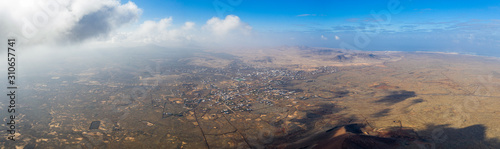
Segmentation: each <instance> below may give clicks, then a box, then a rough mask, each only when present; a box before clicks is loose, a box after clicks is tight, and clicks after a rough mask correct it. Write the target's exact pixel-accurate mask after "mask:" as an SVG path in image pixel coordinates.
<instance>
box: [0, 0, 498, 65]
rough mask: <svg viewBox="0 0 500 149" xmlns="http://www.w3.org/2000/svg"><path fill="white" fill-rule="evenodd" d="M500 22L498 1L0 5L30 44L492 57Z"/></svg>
mask: <svg viewBox="0 0 500 149" xmlns="http://www.w3.org/2000/svg"><path fill="white" fill-rule="evenodd" d="M28 2H29V3H28ZM214 5H215V6H217V7H215V6H214ZM7 6H9V7H7ZM56 8H57V9H56ZM499 14H500V2H496V1H458V0H454V1H449V0H448V1H424V0H380V1H370V0H349V1H327V0H324V1H321V0H318V1H307V0H286V1H285V0H272V1H263V0H73V1H64V0H53V1H46V2H41V1H37V0H25V1H22V2H20V1H19V2H18V1H13V2H7V1H0V17H2V18H4V22H6V23H2V24H0V36H2V37H3V36H10V35H16V36H20V37H22V38H24V39H25V40H23V41H26V44H29V45H48V44H52V45H56V46H60V44H61V43H63V44H66V45H83V46H86V45H87V44H92V46H95V45H107V44H110V45H112V44H115V45H119V46H136V45H141V44H143V45H148V44H155V45H159V46H165V47H168V46H170V47H194V48H198V49H203V48H223V47H225V48H229V47H236V46H240V47H245V46H283V45H288V46H294V45H305V46H311V47H330V48H346V49H357V50H383V51H386V50H390V51H442V52H459V53H468V54H478V55H495V56H500V50H499V47H500V36H499V35H500V15H499ZM5 38H6V37H5ZM92 46H90V45H89V46H86V47H92Z"/></svg>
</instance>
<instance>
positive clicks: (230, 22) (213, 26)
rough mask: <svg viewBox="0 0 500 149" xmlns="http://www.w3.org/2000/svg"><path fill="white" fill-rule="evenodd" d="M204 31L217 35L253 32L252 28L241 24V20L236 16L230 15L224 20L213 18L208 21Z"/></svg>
mask: <svg viewBox="0 0 500 149" xmlns="http://www.w3.org/2000/svg"><path fill="white" fill-rule="evenodd" d="M203 29H207V30H209V31H211V32H212V33H214V34H216V35H226V34H227V33H229V32H231V31H236V32H239V33H243V34H249V33H250V32H251V31H252V27H250V26H249V25H247V24H246V23H243V22H241V20H240V18H239V17H238V16H235V15H228V16H226V18H225V19H224V20H221V19H219V18H217V17H213V18H212V19H210V20H208V21H207V24H206V25H205V26H203Z"/></svg>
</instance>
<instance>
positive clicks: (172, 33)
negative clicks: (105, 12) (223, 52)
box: [108, 15, 252, 47]
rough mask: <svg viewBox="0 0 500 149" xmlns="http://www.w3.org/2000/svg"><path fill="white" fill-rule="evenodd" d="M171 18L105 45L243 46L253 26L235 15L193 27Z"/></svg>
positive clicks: (118, 35)
mask: <svg viewBox="0 0 500 149" xmlns="http://www.w3.org/2000/svg"><path fill="white" fill-rule="evenodd" d="M173 22H174V21H173V18H172V17H168V18H164V19H161V20H160V21H145V22H144V23H142V24H141V25H140V26H139V27H138V28H137V29H136V30H133V31H130V32H121V33H115V34H114V35H113V36H112V37H111V40H109V41H108V42H110V43H115V44H121V45H123V44H133V45H138V44H156V45H160V46H168V47H185V46H203V47H207V46H215V45H230V44H242V43H243V42H245V41H246V39H249V38H250V37H251V35H252V34H251V32H252V27H251V26H249V25H248V24H246V23H244V22H242V21H241V20H240V18H239V17H238V16H234V15H228V16H226V18H225V19H219V18H217V17H214V18H211V19H209V20H208V21H207V22H206V24H204V25H202V26H200V27H196V24H195V23H194V22H185V23H184V24H183V25H182V26H176V25H174V23H173Z"/></svg>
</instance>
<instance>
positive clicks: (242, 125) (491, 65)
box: [0, 47, 500, 149]
mask: <svg viewBox="0 0 500 149" xmlns="http://www.w3.org/2000/svg"><path fill="white" fill-rule="evenodd" d="M110 53H112V52H110ZM121 53H122V54H118V55H106V54H103V55H101V56H100V57H94V58H95V62H91V63H85V64H81V63H78V59H82V58H81V57H66V58H63V59H61V64H60V65H54V66H52V67H50V68H47V69H44V70H45V71H44V73H39V74H36V75H35V74H24V76H22V77H24V80H23V82H22V83H20V84H21V86H20V90H19V92H20V98H21V99H25V102H21V103H19V106H20V107H18V109H19V110H20V113H19V118H18V119H19V120H18V128H17V129H18V132H17V136H18V137H17V140H16V141H15V142H12V141H6V140H2V141H0V146H2V148H3V147H8V146H16V147H18V148H173V149H177V148H214V149H215V148H319V147H321V145H323V146H328V145H331V144H333V143H335V142H338V141H339V138H340V139H345V138H341V137H339V136H344V137H345V136H346V135H345V134H347V138H351V139H353V138H354V139H356V137H359V138H361V140H363V139H366V137H372V138H376V139H379V140H382V142H383V141H385V143H387V142H389V143H388V144H392V145H393V146H392V147H394V148H429V149H431V148H498V147H500V140H499V139H500V128H499V127H498V126H499V125H500V117H498V114H499V113H498V112H500V110H499V108H498V107H500V92H498V90H500V67H499V66H500V59H499V58H494V57H484V56H473V55H460V54H453V53H427V52H394V51H352V50H341V49H331V48H313V47H277V48H269V49H241V50H240V49H236V50H189V51H186V50H164V49H161V48H151V49H141V50H140V51H134V50H129V51H126V52H121ZM7 104H8V103H6V102H3V101H2V102H1V106H0V107H6V106H7ZM2 114H4V113H2ZM2 116H3V117H6V115H2ZM2 125H5V124H2ZM353 126H356V127H355V128H356V129H350V128H353ZM341 131H343V133H342V132H341ZM342 134H344V135H342ZM359 138H357V139H359ZM347 140H349V139H347ZM387 140H389V141H387ZM341 141H342V140H341ZM351 142H352V141H351ZM354 142H355V141H354ZM378 145H381V144H378ZM382 145H383V144H382ZM382 145H381V146H382Z"/></svg>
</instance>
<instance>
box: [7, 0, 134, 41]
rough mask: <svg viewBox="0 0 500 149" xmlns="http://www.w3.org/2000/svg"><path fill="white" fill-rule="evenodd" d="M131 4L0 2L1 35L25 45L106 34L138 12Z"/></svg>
mask: <svg viewBox="0 0 500 149" xmlns="http://www.w3.org/2000/svg"><path fill="white" fill-rule="evenodd" d="M141 12H142V11H141V10H140V9H139V8H138V7H137V6H136V5H135V4H134V3H133V2H128V3H126V4H120V1H119V0H72V1H66V0H19V1H0V17H2V22H8V23H5V24H4V23H2V25H0V37H5V36H15V37H17V38H20V39H23V40H21V41H22V42H24V43H25V44H27V45H37V44H46V43H51V42H70V43H73V42H80V41H83V40H86V39H89V38H94V37H101V36H107V35H108V33H110V32H111V31H113V30H114V29H116V28H118V27H120V26H122V25H124V24H127V23H130V22H133V21H135V20H137V18H138V17H139V16H140V14H141Z"/></svg>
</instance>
